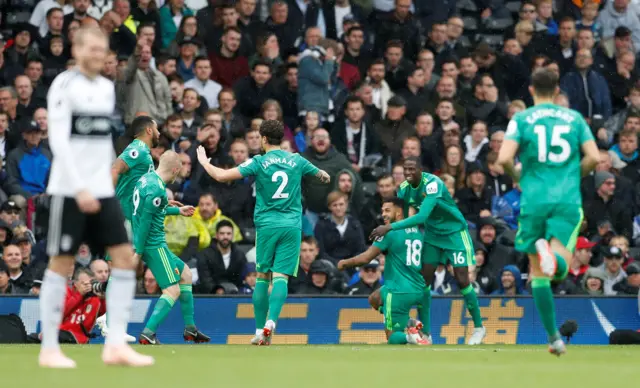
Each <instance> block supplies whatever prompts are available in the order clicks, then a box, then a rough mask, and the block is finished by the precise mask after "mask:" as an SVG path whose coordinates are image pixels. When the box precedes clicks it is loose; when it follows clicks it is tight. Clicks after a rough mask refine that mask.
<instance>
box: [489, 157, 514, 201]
mask: <svg viewBox="0 0 640 388" xmlns="http://www.w3.org/2000/svg"><path fill="white" fill-rule="evenodd" d="M497 160H498V153H497V152H495V151H489V152H488V153H487V158H486V160H485V165H486V166H487V173H486V176H487V186H489V187H491V191H492V194H493V195H494V196H496V197H500V196H503V195H505V194H506V193H508V192H509V191H510V190H511V189H512V187H513V180H512V179H511V177H510V176H509V175H507V174H505V173H504V170H503V169H502V167H501V166H498V165H497V164H496V161H497Z"/></svg>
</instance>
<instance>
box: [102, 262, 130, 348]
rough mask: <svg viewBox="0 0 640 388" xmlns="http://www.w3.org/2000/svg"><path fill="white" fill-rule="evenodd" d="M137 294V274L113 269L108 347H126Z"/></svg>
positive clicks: (108, 309)
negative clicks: (128, 327)
mask: <svg viewBox="0 0 640 388" xmlns="http://www.w3.org/2000/svg"><path fill="white" fill-rule="evenodd" d="M135 292H136V273H135V271H134V270H128V269H121V268H113V269H112V270H111V280H110V281H109V292H107V311H108V314H109V315H108V317H109V335H108V336H107V339H106V341H105V343H106V344H107V345H115V346H119V345H124V344H126V341H125V334H126V332H127V325H128V324H129V319H130V318H131V306H132V305H133V297H134V296H135Z"/></svg>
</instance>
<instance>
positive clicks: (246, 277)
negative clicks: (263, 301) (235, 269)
mask: <svg viewBox="0 0 640 388" xmlns="http://www.w3.org/2000/svg"><path fill="white" fill-rule="evenodd" d="M257 277H258V273H257V272H256V263H246V264H245V265H244V269H243V270H242V279H243V281H242V286H241V287H240V289H239V290H238V291H239V293H240V294H244V295H251V294H253V290H254V289H255V288H256V279H257Z"/></svg>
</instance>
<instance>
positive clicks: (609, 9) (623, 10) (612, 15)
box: [596, 0, 640, 50]
mask: <svg viewBox="0 0 640 388" xmlns="http://www.w3.org/2000/svg"><path fill="white" fill-rule="evenodd" d="M630 3H631V1H629V0H617V1H608V2H607V3H606V4H605V6H604V7H603V8H602V9H601V11H600V14H599V15H598V18H597V19H596V21H597V22H598V24H600V26H601V27H602V38H603V39H609V38H612V37H614V35H615V36H617V29H618V28H620V27H627V29H628V31H629V32H630V35H631V39H630V40H631V41H632V42H633V46H634V47H635V48H636V50H638V49H640V24H639V23H638V14H637V13H636V12H637V10H636V8H635V4H634V5H632V4H630Z"/></svg>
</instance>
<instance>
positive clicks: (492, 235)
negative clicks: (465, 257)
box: [476, 216, 517, 274]
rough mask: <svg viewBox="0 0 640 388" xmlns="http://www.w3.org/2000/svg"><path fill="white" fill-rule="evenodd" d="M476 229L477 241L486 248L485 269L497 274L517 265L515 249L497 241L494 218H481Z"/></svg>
mask: <svg viewBox="0 0 640 388" xmlns="http://www.w3.org/2000/svg"><path fill="white" fill-rule="evenodd" d="M476 228H477V231H478V236H477V239H478V240H479V242H480V243H482V244H483V245H484V247H485V248H486V254H485V259H484V263H483V267H484V268H486V269H487V270H488V271H489V272H490V273H492V274H497V273H498V272H499V271H500V270H501V269H502V268H504V266H506V265H513V264H516V261H517V260H516V259H517V257H516V256H517V254H516V252H515V251H514V249H513V248H512V247H509V246H506V245H504V244H502V243H500V242H499V241H497V232H496V220H495V219H494V218H493V217H490V216H489V217H480V218H479V220H478V223H477V224H476Z"/></svg>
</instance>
